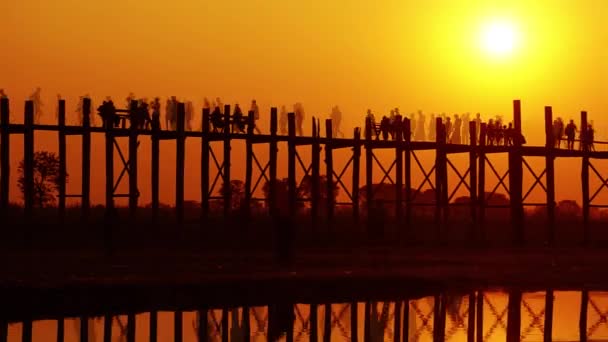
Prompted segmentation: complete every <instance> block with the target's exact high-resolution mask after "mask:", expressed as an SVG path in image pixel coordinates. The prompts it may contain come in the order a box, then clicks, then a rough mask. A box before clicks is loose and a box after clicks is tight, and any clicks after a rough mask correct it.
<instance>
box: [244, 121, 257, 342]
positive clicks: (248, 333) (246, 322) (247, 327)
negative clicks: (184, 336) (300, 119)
mask: <svg viewBox="0 0 608 342" xmlns="http://www.w3.org/2000/svg"><path fill="white" fill-rule="evenodd" d="M250 122H255V121H250ZM252 126H253V125H252ZM249 312H250V309H249V307H248V306H244V307H243V318H242V323H243V335H244V336H243V341H244V342H249V340H251V322H250V317H249Z"/></svg>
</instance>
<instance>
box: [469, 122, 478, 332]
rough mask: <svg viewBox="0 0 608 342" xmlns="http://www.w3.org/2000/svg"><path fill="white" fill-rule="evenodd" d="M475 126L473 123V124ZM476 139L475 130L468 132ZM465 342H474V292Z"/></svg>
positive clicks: (470, 303)
mask: <svg viewBox="0 0 608 342" xmlns="http://www.w3.org/2000/svg"><path fill="white" fill-rule="evenodd" d="M473 125H475V123H473ZM470 132H471V135H472V136H474V137H475V139H476V138H477V135H475V130H473V131H470ZM467 342H475V292H471V293H469V320H468V323H467Z"/></svg>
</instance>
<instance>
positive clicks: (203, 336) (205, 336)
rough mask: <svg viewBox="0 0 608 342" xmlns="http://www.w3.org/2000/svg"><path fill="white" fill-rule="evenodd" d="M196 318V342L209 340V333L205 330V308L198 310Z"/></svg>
mask: <svg viewBox="0 0 608 342" xmlns="http://www.w3.org/2000/svg"><path fill="white" fill-rule="evenodd" d="M197 319H198V322H196V323H197V326H198V342H206V341H208V340H209V333H208V332H207V309H203V310H200V311H199V312H198V317H197Z"/></svg>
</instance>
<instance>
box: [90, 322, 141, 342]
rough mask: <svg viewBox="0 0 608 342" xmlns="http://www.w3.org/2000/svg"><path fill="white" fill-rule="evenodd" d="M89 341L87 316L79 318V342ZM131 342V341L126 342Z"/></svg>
mask: <svg viewBox="0 0 608 342" xmlns="http://www.w3.org/2000/svg"><path fill="white" fill-rule="evenodd" d="M88 340H89V318H88V317H87V316H80V340H79V341H80V342H87V341H88ZM128 342H132V341H128Z"/></svg>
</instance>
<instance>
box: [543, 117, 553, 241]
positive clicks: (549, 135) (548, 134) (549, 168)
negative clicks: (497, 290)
mask: <svg viewBox="0 0 608 342" xmlns="http://www.w3.org/2000/svg"><path fill="white" fill-rule="evenodd" d="M545 148H546V151H547V154H546V156H545V171H546V174H545V175H546V176H545V185H546V188H547V191H546V195H547V241H548V243H549V246H553V244H554V243H555V156H554V153H553V152H554V149H555V137H554V135H553V111H552V108H551V107H549V106H547V107H545Z"/></svg>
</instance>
